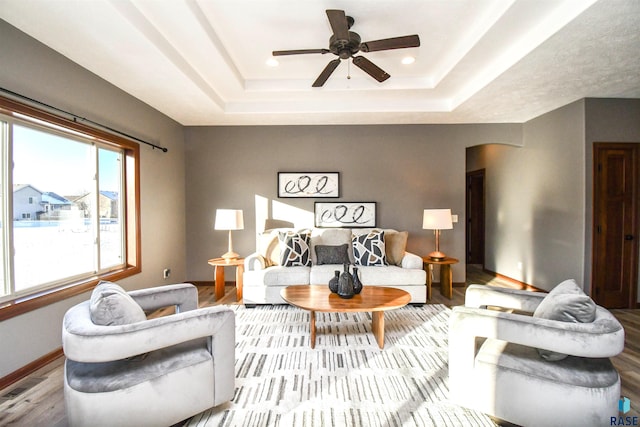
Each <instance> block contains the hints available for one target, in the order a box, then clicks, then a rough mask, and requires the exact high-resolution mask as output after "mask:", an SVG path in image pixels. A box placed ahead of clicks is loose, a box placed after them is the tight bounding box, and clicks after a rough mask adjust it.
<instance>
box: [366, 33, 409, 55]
mask: <svg viewBox="0 0 640 427" xmlns="http://www.w3.org/2000/svg"><path fill="white" fill-rule="evenodd" d="M418 46H420V37H418V35H417V34H414V35H412V36H402V37H392V38H390V39H382V40H373V41H370V42H364V43H361V44H360V50H361V51H363V52H375V51H378V50H390V49H404V48H407V47H418Z"/></svg>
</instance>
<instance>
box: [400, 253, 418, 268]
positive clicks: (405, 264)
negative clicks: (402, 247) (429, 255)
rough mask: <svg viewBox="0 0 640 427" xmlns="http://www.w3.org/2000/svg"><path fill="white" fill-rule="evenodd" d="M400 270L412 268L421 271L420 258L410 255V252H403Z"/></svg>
mask: <svg viewBox="0 0 640 427" xmlns="http://www.w3.org/2000/svg"><path fill="white" fill-rule="evenodd" d="M401 265H402V268H414V269H419V270H422V269H423V265H424V264H423V263H422V258H421V257H419V256H418V255H416V254H412V253H411V252H405V253H404V257H402V264H401Z"/></svg>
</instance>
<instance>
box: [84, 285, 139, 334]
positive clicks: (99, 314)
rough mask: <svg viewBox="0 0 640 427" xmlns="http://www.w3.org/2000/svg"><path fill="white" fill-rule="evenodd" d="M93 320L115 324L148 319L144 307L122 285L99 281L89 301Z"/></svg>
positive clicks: (104, 323)
mask: <svg viewBox="0 0 640 427" xmlns="http://www.w3.org/2000/svg"><path fill="white" fill-rule="evenodd" d="M89 313H90V315H91V321H92V322H93V323H95V324H96V325H102V326H115V325H127V324H129V323H136V322H141V321H143V320H147V316H145V314H144V310H142V307H140V306H139V305H138V303H136V302H135V301H134V300H133V298H131V296H130V295H129V294H128V293H127V292H126V291H125V290H124V289H122V288H121V287H120V286H118V285H117V284H115V283H112V282H105V281H102V282H100V283H98V286H96V287H95V289H94V290H93V292H92V294H91V300H90V301H89Z"/></svg>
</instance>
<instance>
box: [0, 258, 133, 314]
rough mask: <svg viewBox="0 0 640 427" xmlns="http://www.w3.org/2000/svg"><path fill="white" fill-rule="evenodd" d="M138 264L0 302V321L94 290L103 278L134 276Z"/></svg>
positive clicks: (115, 278) (113, 278)
mask: <svg viewBox="0 0 640 427" xmlns="http://www.w3.org/2000/svg"><path fill="white" fill-rule="evenodd" d="M140 271H141V269H140V267H138V266H128V267H125V268H123V269H121V270H116V271H110V272H109V273H107V274H103V275H101V276H95V277H92V278H91V279H85V280H82V281H79V282H74V283H69V284H67V285H64V286H61V287H58V288H54V289H50V290H47V291H43V292H39V293H37V294H34V295H29V296H25V297H20V298H17V299H15V300H10V301H5V302H3V303H0V322H1V321H3V320H7V319H11V318H12V317H16V316H19V315H21V314H24V313H28V312H30V311H33V310H37V309H39V308H42V307H46V306H48V305H50V304H53V303H56V302H58V301H62V300H65V299H67V298H71V297H73V296H76V295H79V294H82V293H84V292H88V291H90V290H92V289H93V288H94V287H95V286H96V285H97V284H98V282H99V281H101V280H111V281H113V280H119V279H123V278H125V277H129V276H133V275H134V274H138V273H140Z"/></svg>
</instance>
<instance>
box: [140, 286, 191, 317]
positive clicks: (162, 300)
mask: <svg viewBox="0 0 640 427" xmlns="http://www.w3.org/2000/svg"><path fill="white" fill-rule="evenodd" d="M128 294H129V295H131V297H132V298H133V299H134V301H135V302H136V303H138V305H140V307H142V309H143V310H145V311H153V310H157V309H159V308H163V307H168V306H170V305H175V306H176V313H181V312H184V311H189V310H195V309H196V308H198V290H197V289H196V287H195V286H193V285H192V284H191V283H178V284H175V285H166V286H158V287H155V288H148V289H140V290H137V291H130V292H128Z"/></svg>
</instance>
